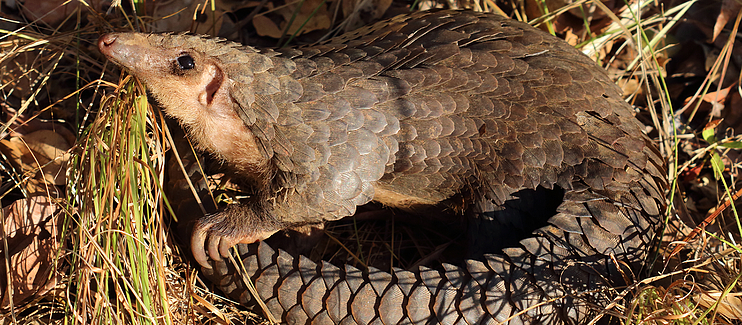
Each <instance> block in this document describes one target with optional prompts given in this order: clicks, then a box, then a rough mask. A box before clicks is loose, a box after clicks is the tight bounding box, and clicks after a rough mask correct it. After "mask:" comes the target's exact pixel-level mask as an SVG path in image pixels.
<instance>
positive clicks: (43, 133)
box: [0, 130, 71, 185]
mask: <svg viewBox="0 0 742 325" xmlns="http://www.w3.org/2000/svg"><path fill="white" fill-rule="evenodd" d="M70 148H71V146H70V144H69V143H68V142H67V140H66V139H65V138H64V137H63V136H62V135H60V134H58V133H56V132H54V131H52V130H39V131H35V132H32V133H29V134H27V135H25V136H22V137H21V136H18V137H11V138H10V140H2V141H0V151H2V152H3V153H5V154H6V155H7V156H8V157H9V158H10V159H11V162H12V163H13V165H14V166H15V167H16V168H18V169H19V170H21V171H22V172H24V173H27V172H36V171H37V170H39V169H41V170H42V171H43V173H42V175H43V179H44V180H45V181H46V182H48V183H49V184H53V185H64V184H65V183H66V176H65V174H66V168H67V161H68V160H69V158H70V156H69V154H68V153H67V151H68V150H69V149H70Z"/></svg>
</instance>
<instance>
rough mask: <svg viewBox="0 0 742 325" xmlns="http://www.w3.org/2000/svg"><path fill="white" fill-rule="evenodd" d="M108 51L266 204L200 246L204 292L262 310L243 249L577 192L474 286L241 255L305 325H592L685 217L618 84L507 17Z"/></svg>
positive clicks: (153, 38)
mask: <svg viewBox="0 0 742 325" xmlns="http://www.w3.org/2000/svg"><path fill="white" fill-rule="evenodd" d="M99 47H100V49H101V51H102V52H103V53H104V54H105V55H106V56H108V57H109V59H111V60H112V61H114V62H115V63H117V64H119V65H121V66H123V67H125V68H127V69H128V70H129V71H130V72H131V73H133V74H134V75H136V76H138V77H139V78H140V79H141V80H143V81H144V82H145V83H146V84H147V86H148V90H149V91H150V92H151V94H152V95H153V97H154V98H155V99H157V101H158V102H159V103H160V104H161V106H162V107H163V108H164V109H165V112H166V113H167V114H168V115H169V116H172V117H174V118H176V119H177V120H178V121H179V122H180V123H181V124H182V125H183V126H184V128H185V129H186V131H187V132H188V134H189V136H190V138H191V139H192V140H194V142H195V143H196V144H197V147H198V148H200V149H201V150H204V151H206V152H209V153H212V154H213V155H214V156H215V157H217V158H218V159H221V160H223V161H225V162H226V163H228V164H229V165H231V166H233V167H234V169H235V170H236V171H237V173H238V174H240V175H241V176H243V177H244V181H245V182H246V183H247V184H249V185H250V186H251V187H252V189H253V190H254V192H255V195H253V197H252V198H251V199H250V201H249V202H247V203H244V204H241V205H234V206H230V207H228V208H226V209H223V210H221V211H220V212H218V213H215V214H212V215H209V216H206V217H204V218H202V219H201V220H200V221H199V223H198V224H197V225H196V228H195V230H194V235H193V240H192V249H193V252H194V256H195V257H196V259H197V260H198V261H199V263H201V264H202V265H203V266H204V271H205V273H206V274H207V275H208V276H209V277H210V278H211V279H212V280H214V283H216V284H217V285H218V286H220V287H221V288H223V290H224V291H225V292H226V293H227V294H229V295H231V296H233V297H236V298H238V299H240V301H242V302H245V303H248V302H250V301H251V300H252V299H253V298H252V297H251V296H250V295H249V294H248V293H247V291H246V290H245V286H244V284H243V283H242V278H241V277H240V276H238V275H236V274H235V273H234V268H233V267H231V266H229V265H228V264H226V263H225V262H223V261H222V256H225V254H226V253H227V250H228V249H229V248H230V247H232V246H234V245H235V244H237V243H241V242H243V243H250V242H254V241H256V240H260V239H264V238H266V237H268V236H270V235H271V234H273V233H274V232H276V231H278V230H281V229H284V228H290V227H293V226H299V225H306V224H313V223H321V222H324V221H328V220H336V219H339V218H342V217H345V216H349V215H352V214H353V213H354V212H355V211H356V206H358V205H362V204H365V203H367V202H369V201H371V200H374V201H378V202H381V203H383V204H385V205H389V206H393V207H398V208H401V209H405V210H408V211H412V212H421V211H430V209H429V208H430V207H441V206H445V205H446V202H447V200H449V199H450V198H452V197H453V196H454V195H457V194H463V195H464V196H465V197H464V199H465V207H466V210H467V213H468V215H471V216H473V218H479V219H483V220H486V219H488V218H489V219H492V218H496V214H493V213H495V211H497V210H500V208H501V207H502V206H503V204H504V203H505V202H506V201H508V200H510V199H512V198H513V195H514V193H517V192H518V191H521V190H524V189H525V190H527V189H536V188H546V189H551V188H560V189H562V190H563V191H564V195H563V201H562V202H561V203H560V204H559V205H558V207H557V208H556V213H555V214H554V215H553V216H551V217H550V218H549V219H548V223H549V224H548V225H546V226H544V227H541V228H539V229H537V230H535V231H534V232H533V233H532V235H530V236H528V237H527V238H525V239H522V240H520V241H519V242H511V243H506V244H505V246H504V247H506V248H504V249H502V250H501V252H502V253H501V254H497V255H485V256H484V257H483V258H481V259H479V260H474V259H472V260H467V262H466V263H465V265H461V266H454V265H449V264H444V265H443V267H442V268H441V269H431V268H426V267H420V268H418V269H416V270H401V269H396V268H395V269H393V270H387V271H382V270H378V269H374V268H370V269H368V270H359V269H356V268H354V267H352V266H349V265H345V266H335V265H332V264H330V263H327V262H319V263H317V262H313V261H310V260H309V259H307V258H305V257H301V256H299V257H296V256H291V255H289V254H288V253H286V252H284V251H281V250H276V249H274V248H271V247H269V246H268V245H267V244H265V243H260V244H259V245H245V244H239V245H237V247H236V251H237V252H238V253H239V255H240V257H241V259H242V262H243V263H244V265H245V267H246V269H247V273H246V275H247V276H248V277H250V279H252V281H253V282H254V283H255V286H256V289H257V292H258V294H259V295H260V298H261V299H262V300H263V301H265V302H266V304H267V306H268V309H269V311H270V312H271V313H272V314H273V315H274V316H275V317H276V318H278V319H280V320H281V321H283V322H286V323H290V324H356V323H357V324H496V323H501V322H509V323H510V324H523V323H525V324H535V323H542V324H559V323H580V324H582V323H585V322H587V321H589V320H590V319H592V317H594V316H595V315H597V314H598V313H599V312H600V311H601V310H600V309H601V308H600V307H601V306H606V305H607V304H608V303H609V302H610V301H611V300H610V299H611V298H612V294H611V292H610V290H607V289H606V288H608V287H610V286H612V285H619V284H621V283H622V276H621V272H619V270H618V269H617V265H616V263H615V262H613V260H614V259H615V261H619V264H620V265H623V266H629V267H631V268H634V271H638V268H639V267H640V266H641V265H642V264H643V262H644V260H645V259H646V258H647V256H648V254H649V252H648V249H649V247H651V246H652V243H653V241H654V239H655V233H656V231H657V229H658V227H659V225H660V215H661V214H662V213H664V211H665V208H666V203H665V198H664V192H665V189H666V187H667V182H666V176H665V174H666V172H665V167H664V166H665V165H664V162H663V159H662V158H661V156H660V154H659V152H658V151H657V150H656V148H655V147H654V145H653V144H652V143H651V141H650V140H649V139H648V138H647V137H646V136H645V135H644V134H643V132H642V126H641V125H640V123H639V122H638V121H637V120H636V119H635V118H634V116H633V112H632V108H631V107H630V106H629V105H628V104H627V103H625V102H624V101H623V100H622V98H621V92H620V89H618V87H617V86H615V84H614V83H613V82H612V81H611V80H610V79H609V78H608V77H607V75H606V73H605V72H604V71H603V70H602V69H601V68H600V67H598V66H597V65H595V64H594V63H593V62H592V61H590V60H589V59H588V58H587V57H585V56H584V55H582V54H581V53H579V52H578V51H576V50H575V49H574V48H572V47H570V46H569V45H568V44H566V43H565V42H563V41H561V40H559V39H557V38H555V37H553V36H551V35H548V34H546V33H543V32H541V31H539V30H536V29H534V28H532V27H530V26H528V25H526V24H523V23H520V22H516V21H513V20H510V19H507V18H502V17H500V16H497V15H493V14H486V13H475V12H468V11H445V10H444V11H433V12H417V13H412V14H407V15H402V16H398V17H395V18H393V19H391V20H388V21H383V22H380V23H377V24H375V25H372V26H370V27H366V28H362V29H359V30H356V31H354V32H350V33H347V34H344V35H341V36H339V37H336V38H333V39H330V40H328V41H325V42H321V43H319V44H315V45H312V46H305V47H298V48H288V49H280V50H263V49H260V50H259V49H254V48H251V47H246V46H242V45H239V44H235V43H230V42H226V41H222V40H215V39H210V38H203V37H198V36H190V35H146V34H136V33H122V34H108V35H104V36H102V37H101V39H100V40H99ZM178 173H181V172H180V171H174V172H173V171H171V175H172V177H171V186H172V187H174V188H176V191H177V188H181V191H182V190H183V189H182V188H183V183H184V182H182V178H183V177H182V176H180V178H179V177H178ZM533 204H535V205H538V204H541V203H540V202H533ZM189 209H190V210H192V207H190V206H189V204H188V203H183V204H181V205H180V208H179V209H176V211H183V212H184V211H187V210H189ZM514 215H515V216H514V217H512V216H511V217H512V218H518V215H517V214H514ZM493 216H495V217H493ZM521 217H522V216H521ZM511 221H512V220H511ZM518 221H519V222H520V223H524V221H523V220H518ZM506 231H507V230H505V232H506ZM501 233H502V231H501ZM207 253H208V257H207ZM209 257H210V258H211V260H213V261H209ZM623 266H622V268H623ZM622 271H625V272H628V271H629V270H628V269H622Z"/></svg>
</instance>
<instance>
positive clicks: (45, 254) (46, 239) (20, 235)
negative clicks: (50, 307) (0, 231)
mask: <svg viewBox="0 0 742 325" xmlns="http://www.w3.org/2000/svg"><path fill="white" fill-rule="evenodd" d="M56 211H57V204H56V203H55V202H54V201H51V200H50V199H48V198H47V197H46V196H34V197H30V198H27V199H21V200H17V201H15V202H13V203H12V204H11V205H10V206H8V207H5V208H4V209H3V214H4V217H5V227H4V230H5V236H6V238H7V241H8V250H9V252H10V256H9V258H10V263H9V264H8V265H10V269H9V270H8V269H5V265H6V264H5V263H0V274H3V276H0V290H2V306H1V307H2V308H8V307H10V303H11V301H10V297H11V292H10V290H8V289H9V286H8V277H10V281H11V282H10V283H11V286H10V287H11V288H12V291H13V292H12V297H13V303H14V304H18V303H19V302H22V301H24V300H26V299H28V298H30V297H33V296H36V295H42V294H44V293H46V292H47V291H49V290H50V289H51V288H53V287H54V286H55V285H56V284H57V282H58V281H59V280H60V277H59V276H58V275H57V274H54V275H51V276H50V274H51V273H52V272H53V271H54V270H55V267H54V263H55V261H56V257H57V256H58V254H59V249H60V248H61V242H60V238H59V236H60V231H61V228H60V226H61V220H59V219H58V217H59V214H58V213H56ZM2 255H3V257H5V258H7V256H5V254H2Z"/></svg>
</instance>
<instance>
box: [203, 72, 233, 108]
mask: <svg viewBox="0 0 742 325" xmlns="http://www.w3.org/2000/svg"><path fill="white" fill-rule="evenodd" d="M201 78H202V80H201V85H202V87H203V88H201V92H200V93H199V95H198V99H199V101H200V102H201V105H204V106H207V107H208V106H211V104H212V102H213V101H214V97H216V96H220V95H221V96H226V95H227V94H228V92H227V91H221V92H220V91H219V89H221V88H222V86H224V73H223V72H222V70H221V69H219V67H218V66H216V65H213V64H208V65H206V66H205V67H204V71H203V72H202V76H201Z"/></svg>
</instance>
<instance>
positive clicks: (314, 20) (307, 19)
mask: <svg viewBox="0 0 742 325" xmlns="http://www.w3.org/2000/svg"><path fill="white" fill-rule="evenodd" d="M296 9H297V4H292V5H288V6H284V7H282V8H281V9H278V10H275V11H274V12H275V13H276V14H278V15H280V16H281V18H282V20H281V21H280V22H278V20H273V19H271V18H270V17H265V15H257V16H255V18H253V26H255V29H256V31H257V32H258V35H261V36H270V37H273V38H280V37H281V36H284V35H283V34H284V30H286V26H287V25H288V23H289V22H291V26H290V27H289V29H288V30H287V31H286V35H285V36H291V35H293V34H295V33H296V34H297V35H301V34H305V33H308V32H311V31H315V30H320V29H329V28H330V15H329V13H328V11H327V5H326V3H324V2H323V1H322V0H306V1H305V2H304V3H303V5H302V6H301V8H299V11H298V12H296ZM294 15H296V16H294ZM292 18H293V20H292ZM276 22H278V23H276ZM300 29H301V30H300ZM277 31H278V32H277ZM297 31H299V32H298V33H297Z"/></svg>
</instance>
